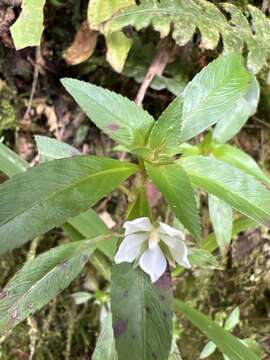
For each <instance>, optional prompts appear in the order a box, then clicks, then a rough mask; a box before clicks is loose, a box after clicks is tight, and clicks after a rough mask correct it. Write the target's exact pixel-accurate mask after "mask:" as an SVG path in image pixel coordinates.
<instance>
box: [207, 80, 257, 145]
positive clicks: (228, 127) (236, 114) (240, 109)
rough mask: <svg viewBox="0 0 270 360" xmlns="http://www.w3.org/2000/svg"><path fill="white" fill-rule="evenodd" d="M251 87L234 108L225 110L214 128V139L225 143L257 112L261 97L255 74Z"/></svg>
mask: <svg viewBox="0 0 270 360" xmlns="http://www.w3.org/2000/svg"><path fill="white" fill-rule="evenodd" d="M251 76H252V81H251V85H250V88H249V89H248V91H247V93H246V94H245V95H244V96H243V97H241V98H240V99H239V100H238V101H237V102H236V104H235V106H234V108H233V110H229V111H225V112H224V114H223V117H222V119H221V120H220V121H219V122H218V123H217V124H216V126H215V128H214V130H213V139H215V140H216V141H218V142H220V143H225V142H227V141H229V140H230V139H231V138H233V137H234V136H235V135H236V134H237V133H238V132H239V131H240V130H241V129H242V127H243V126H244V125H245V123H246V122H247V120H248V118H249V117H250V116H252V115H253V114H255V112H256V109H257V105H258V102H259V98H260V85H259V83H258V81H257V79H256V77H255V76H254V75H251Z"/></svg>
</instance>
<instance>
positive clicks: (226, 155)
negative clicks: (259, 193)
mask: <svg viewBox="0 0 270 360" xmlns="http://www.w3.org/2000/svg"><path fill="white" fill-rule="evenodd" d="M212 154H213V155H214V156H215V157H216V158H217V159H219V160H222V161H224V162H226V163H228V164H230V165H232V166H234V167H237V168H239V169H241V170H243V171H244V172H246V173H248V174H249V175H252V176H254V177H255V178H256V179H258V180H260V181H262V182H264V183H265V184H269V185H270V178H269V177H268V176H266V175H265V174H264V172H263V171H262V170H261V169H260V167H259V166H258V165H257V163H256V161H255V160H253V159H252V157H251V156H249V155H248V154H246V153H244V152H243V151H242V150H240V149H238V148H236V147H234V146H232V145H229V144H222V145H215V146H213V148H212Z"/></svg>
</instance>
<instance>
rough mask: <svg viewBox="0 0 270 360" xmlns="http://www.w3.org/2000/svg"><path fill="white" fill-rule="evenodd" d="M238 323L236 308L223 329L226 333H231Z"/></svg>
mask: <svg viewBox="0 0 270 360" xmlns="http://www.w3.org/2000/svg"><path fill="white" fill-rule="evenodd" d="M239 322H240V310H239V307H236V308H235V309H234V310H233V311H232V312H231V314H230V315H229V317H228V318H227V320H226V321H225V325H224V329H225V330H227V331H231V330H232V329H233V328H234V327H235V326H236V325H238V324H239Z"/></svg>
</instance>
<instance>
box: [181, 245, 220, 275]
mask: <svg viewBox="0 0 270 360" xmlns="http://www.w3.org/2000/svg"><path fill="white" fill-rule="evenodd" d="M188 259H189V261H190V263H191V265H193V266H198V267H200V268H203V269H218V270H223V268H222V266H221V265H220V264H219V262H218V261H217V258H216V256H214V255H212V254H211V252H210V251H207V250H204V249H196V248H193V249H190V252H189V254H188Z"/></svg>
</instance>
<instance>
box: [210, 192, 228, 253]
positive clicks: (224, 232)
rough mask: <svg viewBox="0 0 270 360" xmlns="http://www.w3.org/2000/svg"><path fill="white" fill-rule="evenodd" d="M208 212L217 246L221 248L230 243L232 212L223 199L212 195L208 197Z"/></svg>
mask: <svg viewBox="0 0 270 360" xmlns="http://www.w3.org/2000/svg"><path fill="white" fill-rule="evenodd" d="M208 205H209V213H210V217H211V222H212V225H213V228H214V231H215V235H216V239H217V243H218V246H219V248H220V249H221V250H223V249H225V248H227V247H228V246H229V245H230V242H231V237H232V223H233V218H232V216H233V213H232V208H231V207H230V205H228V204H227V203H226V202H225V201H223V200H221V199H219V198H218V197H216V196H214V195H211V194H210V195H209V197H208Z"/></svg>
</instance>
